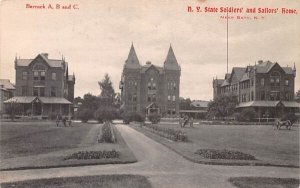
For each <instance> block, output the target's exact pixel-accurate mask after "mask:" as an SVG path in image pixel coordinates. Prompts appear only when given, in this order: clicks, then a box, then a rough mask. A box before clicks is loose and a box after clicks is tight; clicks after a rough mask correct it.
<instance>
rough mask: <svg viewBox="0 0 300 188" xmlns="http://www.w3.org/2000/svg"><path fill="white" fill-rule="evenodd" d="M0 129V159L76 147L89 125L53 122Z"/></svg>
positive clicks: (17, 125)
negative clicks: (69, 125)
mask: <svg viewBox="0 0 300 188" xmlns="http://www.w3.org/2000/svg"><path fill="white" fill-rule="evenodd" d="M0 127H1V131H0V134H1V137H0V146H1V155H0V156H1V159H6V158H14V157H21V156H28V155H37V154H42V153H49V152H52V151H58V150H63V149H70V148H76V147H77V146H78V145H79V144H80V143H81V142H82V141H83V139H84V138H85V136H86V135H87V133H88V132H89V131H90V129H91V128H92V127H93V125H92V124H81V123H76V124H73V127H57V126H56V124H55V123H54V122H14V123H11V122H3V123H1V125H0Z"/></svg>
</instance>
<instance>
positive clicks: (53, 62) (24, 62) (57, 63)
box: [15, 53, 64, 67]
mask: <svg viewBox="0 0 300 188" xmlns="http://www.w3.org/2000/svg"><path fill="white" fill-rule="evenodd" d="M38 57H41V58H42V59H43V60H44V61H45V62H46V63H47V64H48V65H49V66H50V67H61V66H62V63H63V62H64V61H63V60H61V59H48V57H47V56H46V55H45V54H43V53H42V54H39V55H37V56H36V58H38ZM36 58H34V59H16V60H15V61H16V65H17V66H28V65H29V64H30V63H31V62H32V61H33V60H35V59H36Z"/></svg>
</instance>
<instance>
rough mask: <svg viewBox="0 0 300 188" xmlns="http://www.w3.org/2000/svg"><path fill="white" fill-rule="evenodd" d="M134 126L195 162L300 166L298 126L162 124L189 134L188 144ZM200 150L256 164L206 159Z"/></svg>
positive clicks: (135, 126)
mask: <svg viewBox="0 0 300 188" xmlns="http://www.w3.org/2000/svg"><path fill="white" fill-rule="evenodd" d="M131 126H133V127H134V128H135V129H137V130H139V131H142V132H144V133H145V134H147V135H148V136H150V137H152V138H153V139H155V140H157V141H159V142H161V143H162V144H164V145H166V146H168V147H169V148H171V149H173V150H175V151H176V152H178V153H180V154H181V155H183V156H184V157H186V158H188V159H190V160H192V161H195V162H201V163H215V164H217V163H219V164H223V163H225V164H229V165H230V164H240V165H242V164H251V165H255V164H258V165H260V164H264V165H270V164H272V165H279V166H281V165H283V166H297V167H299V127H293V128H292V130H285V129H283V130H274V128H273V127H272V126H263V125H261V126H257V125H253V126H251V125H247V126H245V125H195V126H194V128H190V127H185V128H180V127H179V125H177V124H168V123H161V124H159V126H161V127H164V128H173V129H176V130H182V131H184V132H186V133H187V136H188V140H189V142H186V143H185V142H170V141H167V140H166V139H162V138H159V137H157V136H156V135H153V134H150V133H149V131H147V130H145V129H140V128H139V126H137V125H131ZM199 149H216V150H224V149H226V150H232V151H239V152H243V153H245V154H249V155H252V156H254V157H255V158H256V159H257V161H243V160H215V159H205V158H203V157H201V156H200V155H197V154H195V152H196V151H197V150H199ZM254 163H255V164H254Z"/></svg>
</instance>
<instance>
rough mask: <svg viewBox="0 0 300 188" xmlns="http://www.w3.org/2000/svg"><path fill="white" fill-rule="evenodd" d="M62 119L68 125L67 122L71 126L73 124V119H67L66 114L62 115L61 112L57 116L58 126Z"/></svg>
mask: <svg viewBox="0 0 300 188" xmlns="http://www.w3.org/2000/svg"><path fill="white" fill-rule="evenodd" d="M60 121H62V123H63V125H64V126H65V127H66V126H67V123H68V124H69V126H71V123H72V121H71V120H67V117H66V116H61V115H60V114H57V116H56V126H57V127H58V126H59V122H60Z"/></svg>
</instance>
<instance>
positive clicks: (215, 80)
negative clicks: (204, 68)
mask: <svg viewBox="0 0 300 188" xmlns="http://www.w3.org/2000/svg"><path fill="white" fill-rule="evenodd" d="M223 82H224V79H214V83H217V84H218V85H219V84H222V83H223Z"/></svg>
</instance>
